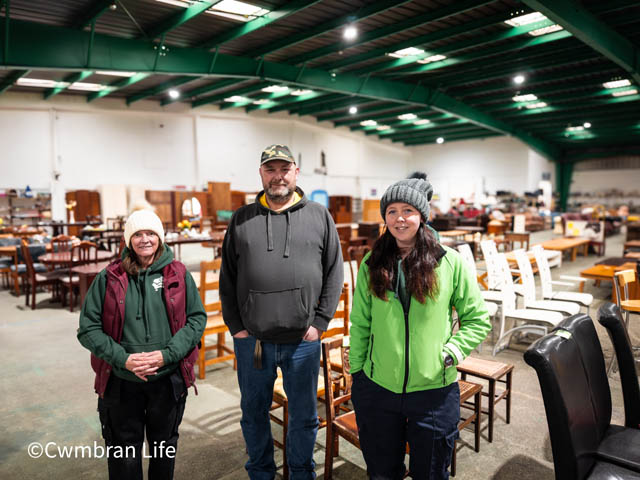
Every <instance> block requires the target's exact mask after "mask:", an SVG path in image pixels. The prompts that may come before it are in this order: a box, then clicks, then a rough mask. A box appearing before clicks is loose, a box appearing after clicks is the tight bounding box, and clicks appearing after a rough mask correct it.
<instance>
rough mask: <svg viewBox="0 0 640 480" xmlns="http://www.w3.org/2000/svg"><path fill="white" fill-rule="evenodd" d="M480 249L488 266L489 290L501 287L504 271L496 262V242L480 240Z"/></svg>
mask: <svg viewBox="0 0 640 480" xmlns="http://www.w3.org/2000/svg"><path fill="white" fill-rule="evenodd" d="M480 250H481V251H482V256H483V257H484V261H485V264H486V266H487V287H488V288H489V290H496V289H499V288H500V285H501V282H502V272H501V270H500V268H499V267H498V266H497V265H496V264H495V263H494V261H495V257H494V256H495V255H497V254H498V248H497V247H496V242H494V241H493V240H482V241H481V242H480Z"/></svg>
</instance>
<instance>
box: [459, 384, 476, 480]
mask: <svg viewBox="0 0 640 480" xmlns="http://www.w3.org/2000/svg"><path fill="white" fill-rule="evenodd" d="M458 387H460V408H461V409H462V408H467V409H471V410H472V411H473V413H471V414H470V415H469V416H468V417H466V418H463V417H462V416H460V423H459V424H458V431H462V429H463V428H464V427H466V426H467V425H469V424H470V423H474V435H475V439H474V442H473V443H474V445H473V446H474V450H475V451H476V452H479V451H480V423H481V416H482V405H481V402H482V400H481V398H482V397H481V395H482V385H478V384H477V383H471V382H465V381H464V380H458ZM471 397H474V398H473V403H472V402H471ZM456 443H457V441H456ZM456 443H454V445H453V457H452V458H451V476H452V477H455V476H456Z"/></svg>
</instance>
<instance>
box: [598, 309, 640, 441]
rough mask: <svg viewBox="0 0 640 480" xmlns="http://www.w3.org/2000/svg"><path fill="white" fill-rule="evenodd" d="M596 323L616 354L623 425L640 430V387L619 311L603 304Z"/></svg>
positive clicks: (626, 333) (629, 341) (627, 335)
mask: <svg viewBox="0 0 640 480" xmlns="http://www.w3.org/2000/svg"><path fill="white" fill-rule="evenodd" d="M598 321H599V322H600V324H601V325H602V326H603V327H605V328H606V329H607V332H608V333H609V338H610V339H611V343H613V348H614V350H615V352H616V360H618V369H619V371H620V382H621V383H622V397H623V399H624V418H625V421H624V425H625V427H629V428H636V429H640V385H639V384H638V374H637V373H636V365H635V363H636V362H635V359H634V357H633V350H632V348H631V339H630V338H629V333H628V332H627V329H626V328H625V326H624V322H623V321H622V315H621V313H620V309H619V308H618V306H617V305H615V304H614V303H611V302H607V303H604V304H603V305H602V306H601V307H600V308H599V309H598Z"/></svg>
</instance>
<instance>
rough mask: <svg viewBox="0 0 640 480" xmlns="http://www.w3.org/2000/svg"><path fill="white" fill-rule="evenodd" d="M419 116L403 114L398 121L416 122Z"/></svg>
mask: <svg viewBox="0 0 640 480" xmlns="http://www.w3.org/2000/svg"><path fill="white" fill-rule="evenodd" d="M416 118H418V116H417V115H416V114H415V113H403V114H402V115H398V120H415V119H416Z"/></svg>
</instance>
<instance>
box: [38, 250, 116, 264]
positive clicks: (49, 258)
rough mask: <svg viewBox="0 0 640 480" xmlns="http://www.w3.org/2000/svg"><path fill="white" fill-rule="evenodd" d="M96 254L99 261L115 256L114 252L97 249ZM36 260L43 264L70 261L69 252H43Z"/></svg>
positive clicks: (66, 262)
mask: <svg viewBox="0 0 640 480" xmlns="http://www.w3.org/2000/svg"><path fill="white" fill-rule="evenodd" d="M97 256H98V261H99V262H104V261H107V260H111V259H112V258H114V257H115V256H116V254H115V253H113V252H110V251H105V250H98V251H97ZM38 260H39V261H40V262H41V263H44V264H45V265H54V266H55V265H65V264H68V263H70V262H71V252H70V251H67V252H51V253H45V254H44V255H41V256H40V258H39V259H38Z"/></svg>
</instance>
